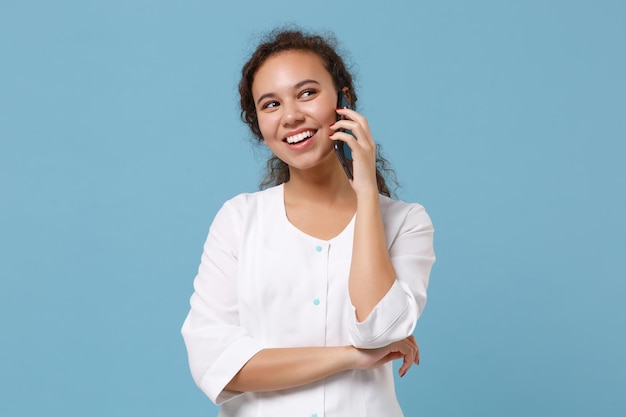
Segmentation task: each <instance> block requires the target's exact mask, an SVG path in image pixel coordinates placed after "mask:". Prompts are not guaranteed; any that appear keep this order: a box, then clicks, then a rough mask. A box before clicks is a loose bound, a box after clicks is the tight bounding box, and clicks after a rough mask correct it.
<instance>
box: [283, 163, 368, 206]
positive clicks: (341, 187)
mask: <svg viewBox="0 0 626 417" xmlns="http://www.w3.org/2000/svg"><path fill="white" fill-rule="evenodd" d="M335 165H336V166H333V167H332V169H316V170H298V169H293V168H291V167H290V169H289V181H288V182H287V183H285V198H286V199H288V200H289V201H290V202H293V203H296V202H300V203H307V204H308V203H314V204H320V205H331V204H336V203H340V204H345V203H351V202H356V195H355V193H354V191H353V190H352V186H351V185H350V181H349V180H348V177H347V176H346V174H345V172H343V169H342V168H341V165H339V163H338V162H337V163H336V164H335Z"/></svg>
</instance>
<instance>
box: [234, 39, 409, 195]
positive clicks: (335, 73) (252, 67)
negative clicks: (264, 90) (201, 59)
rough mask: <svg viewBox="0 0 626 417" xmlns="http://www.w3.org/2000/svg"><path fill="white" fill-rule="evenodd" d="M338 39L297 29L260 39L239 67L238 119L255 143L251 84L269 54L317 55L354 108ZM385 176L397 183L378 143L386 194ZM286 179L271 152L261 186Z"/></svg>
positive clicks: (379, 177) (378, 165) (380, 174)
mask: <svg viewBox="0 0 626 417" xmlns="http://www.w3.org/2000/svg"><path fill="white" fill-rule="evenodd" d="M337 49H338V48H337V40H336V38H335V37H334V36H332V35H327V36H321V35H317V34H308V33H305V32H303V31H301V30H297V29H276V30H274V31H272V32H270V33H269V34H268V35H267V37H266V38H265V40H264V41H263V42H261V43H260V44H259V45H258V46H257V48H256V49H255V51H254V52H253V53H252V55H251V57H250V59H249V60H248V62H246V64H245V65H244V66H243V68H242V69H241V80H240V82H239V97H240V106H241V119H242V121H243V122H244V123H246V124H247V125H248V127H249V128H250V130H251V132H252V134H253V135H254V137H255V138H256V140H257V141H258V142H262V141H263V136H262V134H261V130H260V128H259V121H258V118H257V114H256V107H255V104H254V97H253V96H252V83H253V82H254V77H255V75H256V73H257V71H258V70H259V68H260V67H261V65H263V63H264V62H265V61H266V60H267V59H268V58H269V57H271V56H273V55H276V54H278V53H280V52H285V51H293V50H299V51H306V52H312V53H314V54H315V55H317V56H318V57H319V58H320V59H321V60H322V62H323V64H324V67H325V68H326V70H327V71H328V72H329V73H330V75H331V77H332V79H333V83H334V85H335V88H336V89H337V91H339V90H341V89H343V88H345V87H347V88H348V90H349V92H350V101H351V105H352V106H353V108H356V102H357V94H356V90H355V88H354V82H353V78H352V74H351V73H350V71H349V70H348V68H347V67H346V65H345V63H344V60H343V59H342V58H341V56H340V55H339V54H338V53H337ZM386 176H390V177H391V180H392V181H393V183H394V184H395V185H397V179H396V175H395V173H394V171H393V170H392V169H391V167H390V164H389V162H388V161H387V160H386V159H385V158H383V157H382V155H381V153H380V145H377V149H376V182H377V185H378V191H379V192H380V193H381V194H383V195H386V196H388V197H389V196H390V194H391V192H390V190H389V187H388V185H387V181H386ZM287 181H289V166H288V165H287V164H286V163H285V162H283V161H282V160H280V159H279V158H278V157H277V156H276V155H272V156H271V157H270V158H269V159H268V161H267V165H266V172H265V177H264V178H263V180H262V181H261V184H260V188H261V189H264V188H267V187H271V186H274V185H279V184H283V183H285V182H287Z"/></svg>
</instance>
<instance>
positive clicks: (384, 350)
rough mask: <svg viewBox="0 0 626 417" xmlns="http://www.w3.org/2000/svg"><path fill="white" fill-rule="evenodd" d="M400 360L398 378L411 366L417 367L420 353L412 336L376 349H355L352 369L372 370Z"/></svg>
mask: <svg viewBox="0 0 626 417" xmlns="http://www.w3.org/2000/svg"><path fill="white" fill-rule="evenodd" d="M400 358H402V359H403V362H402V366H400V369H399V370H398V374H399V375H400V377H403V376H404V375H405V374H406V372H407V371H408V370H409V369H410V368H411V366H413V364H416V365H419V362H420V352H419V348H418V346H417V342H416V341H415V338H414V337H413V336H409V337H407V338H406V339H404V340H400V341H398V342H394V343H391V344H389V345H387V346H384V347H381V348H377V349H359V348H355V366H354V368H355V369H374V368H378V367H379V366H382V365H384V364H385V363H387V362H389V361H392V360H395V359H400Z"/></svg>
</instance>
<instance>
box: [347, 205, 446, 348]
mask: <svg viewBox="0 0 626 417" xmlns="http://www.w3.org/2000/svg"><path fill="white" fill-rule="evenodd" d="M385 201H387V204H385V205H384V206H383V207H384V209H383V220H384V223H385V233H386V237H387V245H388V247H389V254H390V256H391V262H392V264H393V267H394V269H395V272H396V281H395V282H394V284H393V285H392V287H391V288H390V289H389V291H388V292H387V294H386V295H385V296H384V297H383V298H382V299H381V300H380V301H379V303H378V304H377V305H376V307H374V309H373V310H372V312H371V313H370V314H369V316H367V317H366V319H365V320H364V321H362V322H359V321H358V320H357V319H356V309H354V307H353V310H355V311H354V314H353V317H354V319H353V320H351V322H350V324H349V334H350V341H351V343H352V345H353V346H355V347H358V348H363V349H375V348H379V347H383V346H387V345H388V344H390V343H393V342H396V341H398V340H402V339H405V338H407V337H408V336H410V335H411V334H413V331H414V330H415V326H416V324H417V320H418V318H419V317H420V315H421V314H422V311H423V310H424V306H425V304H426V289H427V288H428V282H429V278H430V271H431V269H432V266H433V264H434V262H435V252H434V248H433V233H434V229H433V225H432V222H431V219H430V217H429V216H428V214H427V213H426V211H425V209H424V207H422V206H421V205H419V204H406V203H402V202H391V200H385Z"/></svg>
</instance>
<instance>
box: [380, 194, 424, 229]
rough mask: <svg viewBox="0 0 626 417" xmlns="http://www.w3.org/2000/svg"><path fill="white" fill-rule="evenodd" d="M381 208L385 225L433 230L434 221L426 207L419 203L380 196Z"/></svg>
mask: <svg viewBox="0 0 626 417" xmlns="http://www.w3.org/2000/svg"><path fill="white" fill-rule="evenodd" d="M379 201H380V208H381V212H382V216H383V220H384V222H385V224H387V225H389V226H395V227H401V226H400V225H405V226H406V225H410V226H411V227H418V228H420V229H424V228H426V229H429V228H430V229H432V221H431V219H430V216H429V215H428V213H427V212H426V209H425V208H424V206H422V205H421V204H419V203H407V202H405V201H402V200H394V199H392V198H389V197H387V196H384V195H380V197H379Z"/></svg>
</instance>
